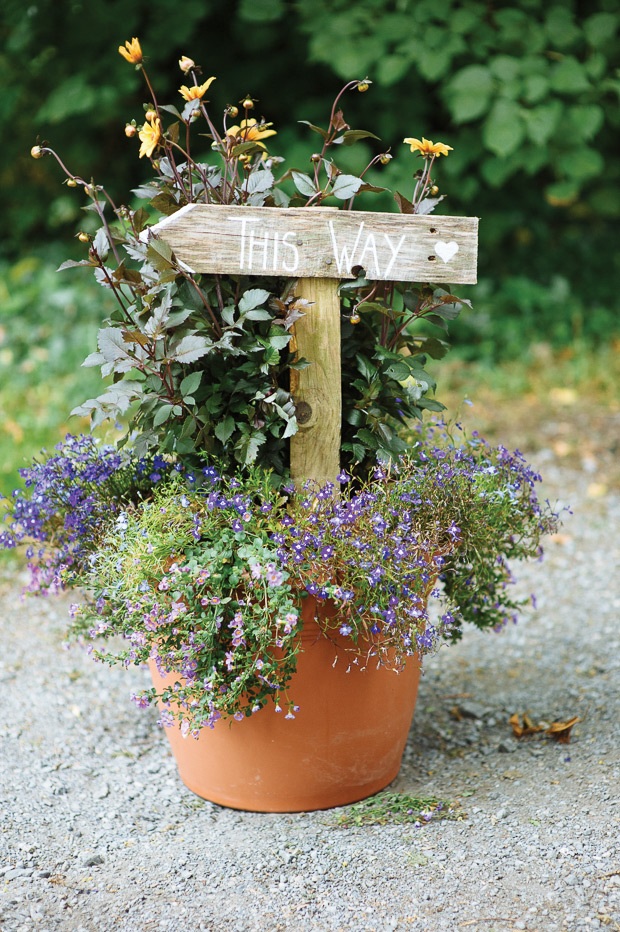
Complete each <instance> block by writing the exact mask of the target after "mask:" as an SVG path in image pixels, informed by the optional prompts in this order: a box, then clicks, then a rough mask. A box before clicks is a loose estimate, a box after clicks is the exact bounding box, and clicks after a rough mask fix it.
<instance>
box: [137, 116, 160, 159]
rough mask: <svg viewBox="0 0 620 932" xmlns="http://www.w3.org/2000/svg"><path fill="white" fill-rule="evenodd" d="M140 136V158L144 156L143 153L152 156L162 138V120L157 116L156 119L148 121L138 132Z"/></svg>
mask: <svg viewBox="0 0 620 932" xmlns="http://www.w3.org/2000/svg"><path fill="white" fill-rule="evenodd" d="M138 137H139V139H140V142H141V143H142V145H141V146H140V158H142V156H143V155H148V157H149V158H150V157H151V156H152V155H153V152H154V151H155V149H156V148H157V146H158V145H159V141H160V139H161V120H160V119H159V117H155V119H154V120H150V121H148V122H146V123H145V124H144V126H143V127H142V129H141V130H140V132H139V133H138Z"/></svg>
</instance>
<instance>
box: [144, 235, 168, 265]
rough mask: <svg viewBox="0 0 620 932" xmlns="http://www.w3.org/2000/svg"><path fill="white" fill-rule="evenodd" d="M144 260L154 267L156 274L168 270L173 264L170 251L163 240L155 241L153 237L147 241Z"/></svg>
mask: <svg viewBox="0 0 620 932" xmlns="http://www.w3.org/2000/svg"><path fill="white" fill-rule="evenodd" d="M146 258H147V259H148V261H149V262H150V263H151V265H153V266H155V268H156V269H157V271H158V272H163V271H165V270H166V269H169V268H170V267H171V266H172V264H173V263H172V249H171V248H170V246H169V245H168V243H165V242H164V241H163V239H155V238H154V237H153V238H151V239H150V240H149V245H148V249H147V251H146Z"/></svg>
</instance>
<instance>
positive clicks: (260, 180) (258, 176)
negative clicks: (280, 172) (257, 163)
mask: <svg viewBox="0 0 620 932" xmlns="http://www.w3.org/2000/svg"><path fill="white" fill-rule="evenodd" d="M273 183H274V177H273V174H272V173H271V172H270V171H269V169H257V170H256V171H253V172H252V173H251V174H250V175H248V178H247V182H246V184H245V185H244V190H246V191H247V192H248V194H256V193H258V192H260V193H262V192H264V191H269V189H270V188H272V187H273Z"/></svg>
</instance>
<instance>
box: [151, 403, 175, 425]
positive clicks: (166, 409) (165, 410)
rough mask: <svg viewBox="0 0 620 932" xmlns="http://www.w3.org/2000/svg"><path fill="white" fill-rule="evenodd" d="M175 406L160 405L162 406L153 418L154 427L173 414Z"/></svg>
mask: <svg viewBox="0 0 620 932" xmlns="http://www.w3.org/2000/svg"><path fill="white" fill-rule="evenodd" d="M173 407H174V405H168V404H166V405H160V407H159V408H158V409H157V411H156V412H155V417H154V418H153V427H159V425H160V424H163V423H164V421H167V420H168V418H169V417H170V415H171V414H172V409H173Z"/></svg>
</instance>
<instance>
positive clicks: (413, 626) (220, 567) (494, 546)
mask: <svg viewBox="0 0 620 932" xmlns="http://www.w3.org/2000/svg"><path fill="white" fill-rule="evenodd" d="M166 473H168V476H169V478H168V479H166V478H165V476H166ZM25 478H26V482H27V486H28V488H27V490H26V493H24V494H21V493H18V494H16V496H14V498H13V501H12V502H11V503H10V504H9V509H8V519H9V527H8V529H7V530H6V531H5V532H4V533H3V535H2V537H1V538H0V545H2V546H3V547H4V548H11V547H14V546H15V545H16V544H17V543H19V542H20V541H23V540H27V541H29V545H30V550H29V553H30V556H31V558H34V560H33V564H32V569H33V581H32V586H31V589H32V590H33V591H39V592H46V591H49V589H50V588H54V587H56V586H58V584H59V582H60V581H62V583H63V584H64V585H65V586H68V587H75V586H81V587H83V588H85V589H86V590H87V591H88V592H89V593H90V598H89V600H88V601H87V602H85V603H83V604H82V605H80V606H74V609H73V613H74V616H75V624H74V629H75V631H76V632H78V633H82V634H84V635H86V636H87V637H88V638H92V639H96V638H98V637H99V636H101V635H103V636H104V638H106V640H107V639H109V638H110V637H111V636H112V635H118V634H120V635H122V636H123V637H124V639H125V640H126V641H128V642H129V646H128V647H126V648H124V647H121V648H120V649H114V642H112V644H111V645H110V649H107V646H106V649H101V650H96V651H95V654H96V657H98V658H99V659H101V660H104V661H106V662H109V663H116V662H122V663H124V664H126V665H128V664H130V663H141V662H145V661H147V660H153V661H155V662H156V664H157V666H158V668H159V669H160V671H161V672H162V673H171V674H172V677H171V681H170V683H169V684H167V685H166V686H165V687H164V689H163V692H162V693H160V694H159V698H160V699H162V700H163V702H164V703H165V704H168V703H172V705H171V706H169V711H165V712H164V714H163V715H162V723H163V724H168V725H171V724H173V722H174V721H175V719H176V720H181V721H182V722H183V723H184V724H183V727H184V729H185V733H189V732H190V731H191V732H192V733H194V732H196V731H198V730H199V729H200V728H201V727H203V726H205V725H209V726H212V725H213V724H214V722H215V721H216V720H217V719H218V718H220V717H222V716H225V717H230V716H232V717H235V718H237V719H239V720H240V719H242V718H243V717H244V716H248V715H252V714H253V713H255V712H256V711H258V709H260V708H262V707H263V706H265V705H266V704H267V702H268V700H269V699H273V701H274V705H275V708H276V711H280V710H281V709H282V707H283V706H286V707H287V713H286V714H287V715H288V716H289V717H294V715H295V712H296V709H295V697H294V695H291V696H289V695H288V692H287V687H288V684H289V682H290V679H291V676H292V674H293V673H294V671H295V667H296V655H297V651H298V649H299V638H298V633H299V631H300V630H301V629H302V628H303V624H304V618H305V617H306V616H305V615H304V614H302V612H303V608H302V606H303V600H304V599H310V600H312V601H310V602H307V603H306V604H307V605H308V612H309V617H312V615H313V614H314V615H316V617H317V620H318V621H319V624H320V626H321V629H322V631H323V634H324V635H325V636H327V637H329V638H330V639H332V640H333V641H334V643H335V644H336V645H337V649H338V651H339V652H341V653H344V654H345V655H347V656H348V658H349V661H350V662H353V663H361V664H362V665H364V664H366V663H368V662H372V663H380V664H384V665H388V666H390V667H395V668H399V667H400V666H401V665H402V664H403V663H404V662H405V661H406V658H407V657H409V656H411V655H412V654H415V653H427V652H429V651H431V650H432V649H434V648H435V647H436V646H437V644H438V643H439V641H440V640H441V639H442V638H448V639H452V640H456V639H458V637H460V634H461V623H462V622H463V621H465V620H467V621H471V622H473V623H474V624H475V625H476V626H477V627H479V628H482V629H489V628H492V629H495V630H499V629H500V628H501V627H502V626H503V625H505V624H506V623H507V622H508V621H509V620H510V619H511V618H513V617H514V612H515V610H516V609H517V608H518V607H520V606H521V605H523V600H522V601H521V602H519V601H516V600H514V599H513V598H511V596H510V594H509V592H508V586H509V584H510V583H511V582H512V581H513V579H512V575H511V572H510V569H509V566H508V562H507V561H508V560H509V559H510V560H513V559H522V558H524V557H528V556H532V555H534V554H537V555H539V554H540V552H541V551H540V539H541V536H542V535H543V534H545V533H548V532H550V531H553V530H554V529H555V528H556V527H557V522H558V516H557V515H555V514H554V513H553V512H552V510H551V508H550V507H549V505H548V504H547V505H545V506H541V505H540V504H539V502H538V500H537V498H536V495H535V491H534V486H535V483H536V482H537V481H538V478H539V477H538V476H537V475H536V474H535V473H533V472H532V471H531V470H530V469H529V467H527V465H526V464H525V463H524V462H523V461H522V458H521V457H520V455H519V454H516V453H515V454H510V453H508V451H507V450H505V449H504V448H503V447H498V448H497V449H493V448H490V447H489V446H488V445H487V444H485V443H484V442H483V441H481V440H480V439H479V438H472V439H471V440H470V441H464V442H459V443H458V444H455V443H454V442H453V440H452V438H451V437H450V435H449V434H448V433H446V432H445V430H444V428H443V427H439V428H437V429H431V430H430V433H429V436H428V437H426V438H425V437H424V436H422V435H420V437H419V438H418V440H417V442H416V445H415V447H414V450H413V453H412V455H411V456H410V457H409V458H408V459H406V460H405V459H403V460H401V461H400V462H398V463H397V462H392V463H391V465H390V467H389V469H388V468H387V467H385V468H382V467H378V468H377V470H376V472H375V475H374V477H373V478H372V479H371V480H369V481H368V482H367V483H366V484H365V485H362V486H361V487H357V486H356V485H355V484H354V483H352V482H351V481H350V478H349V476H347V475H346V474H344V473H342V474H341V475H340V476H339V481H340V482H341V483H342V485H343V486H344V488H343V491H342V493H341V494H340V495H339V496H337V497H334V494H333V493H334V488H333V486H332V485H331V484H328V485H326V486H324V487H322V488H319V487H316V486H314V485H313V484H312V483H307V484H306V486H305V487H304V488H303V489H302V490H299V491H297V492H295V489H294V487H293V486H292V485H290V486H284V487H283V488H282V489H281V490H276V489H274V487H273V484H272V483H271V481H270V477H269V475H268V474H265V473H263V472H262V471H259V470H256V469H253V470H250V471H249V473H247V474H246V475H245V476H240V477H239V478H236V477H232V478H225V477H222V476H221V475H220V474H218V472H217V471H216V470H215V469H214V468H213V467H212V466H204V467H203V469H202V471H201V473H200V474H194V473H188V474H187V475H186V476H185V477H184V475H183V469H182V467H181V466H180V464H177V466H176V467H175V468H174V470H172V471H171V464H170V462H168V461H166V460H163V459H162V458H161V457H158V458H156V459H155V460H153V461H148V460H147V461H145V460H144V459H142V458H138V457H137V456H136V455H135V454H131V455H130V454H127V453H125V452H122V453H120V454H119V453H118V452H116V451H115V450H113V449H112V448H109V447H105V446H100V445H98V444H96V443H95V442H94V441H93V440H92V439H90V438H77V439H76V438H67V441H66V443H65V444H64V445H60V448H59V450H58V452H57V453H56V454H54V455H52V456H51V457H48V458H47V460H45V461H44V462H43V463H37V464H35V465H34V466H33V467H32V468H31V469H29V470H27V471H26V475H25ZM283 493H284V494H283ZM37 541H38V542H39V545H40V548H41V549H40V550H39V551H38V553H37V554H35V553H34V546H33V545H34V544H35V543H36V542H37ZM429 599H431V600H433V601H434V600H438V604H439V605H441V606H442V608H441V609H440V610H439V612H438V613H437V617H436V620H432V618H431V615H430V614H429V609H428V600H429ZM525 601H527V600H525ZM442 611H443V614H442ZM434 617H435V616H433V618H434ZM108 643H109V642H108ZM157 697H158V694H157V692H156V690H155V689H152V690H146V691H145V692H144V693H142V694H141V695H140V696H138V697H136V701H137V702H138V703H139V704H142V705H143V704H149V703H150V702H152V701H153V700H154V699H155V698H157Z"/></svg>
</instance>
